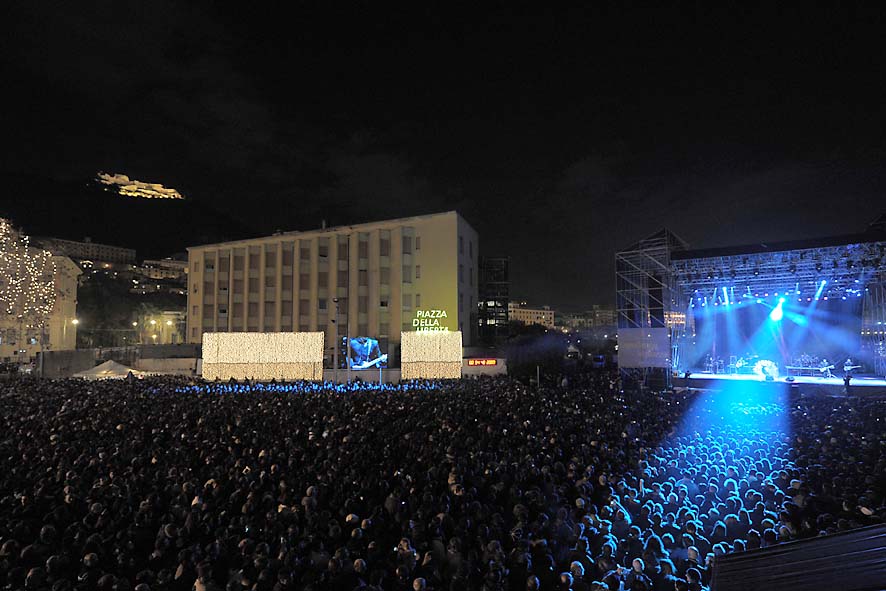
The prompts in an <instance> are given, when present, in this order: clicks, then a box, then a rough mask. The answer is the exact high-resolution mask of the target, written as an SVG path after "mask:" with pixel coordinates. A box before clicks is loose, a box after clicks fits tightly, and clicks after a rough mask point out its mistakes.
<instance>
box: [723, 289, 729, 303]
mask: <svg viewBox="0 0 886 591" xmlns="http://www.w3.org/2000/svg"><path fill="white" fill-rule="evenodd" d="M723 303H724V304H726V305H727V306H728V305H729V292H728V291H727V290H726V286H725V285H724V286H723Z"/></svg>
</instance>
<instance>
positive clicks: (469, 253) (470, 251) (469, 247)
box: [468, 240, 474, 257]
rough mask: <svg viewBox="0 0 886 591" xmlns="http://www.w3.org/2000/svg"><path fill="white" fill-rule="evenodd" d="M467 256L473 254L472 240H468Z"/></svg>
mask: <svg viewBox="0 0 886 591" xmlns="http://www.w3.org/2000/svg"><path fill="white" fill-rule="evenodd" d="M468 256H471V257H472V256H474V241H473V240H468Z"/></svg>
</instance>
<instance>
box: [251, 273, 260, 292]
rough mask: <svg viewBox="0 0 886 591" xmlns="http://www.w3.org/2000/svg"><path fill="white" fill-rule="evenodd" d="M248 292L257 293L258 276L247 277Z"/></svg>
mask: <svg viewBox="0 0 886 591" xmlns="http://www.w3.org/2000/svg"><path fill="white" fill-rule="evenodd" d="M249 293H258V277H250V278H249Z"/></svg>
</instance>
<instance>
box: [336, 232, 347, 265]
mask: <svg viewBox="0 0 886 591" xmlns="http://www.w3.org/2000/svg"><path fill="white" fill-rule="evenodd" d="M348 258H349V253H348V237H347V236H344V237H340V238H339V239H338V260H340V261H346V260H348Z"/></svg>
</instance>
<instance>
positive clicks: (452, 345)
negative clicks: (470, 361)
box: [400, 330, 462, 380]
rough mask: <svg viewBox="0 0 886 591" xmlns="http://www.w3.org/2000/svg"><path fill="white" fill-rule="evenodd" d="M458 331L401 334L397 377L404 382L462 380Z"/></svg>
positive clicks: (459, 334) (460, 346)
mask: <svg viewBox="0 0 886 591" xmlns="http://www.w3.org/2000/svg"><path fill="white" fill-rule="evenodd" d="M461 338H462V336H461V331H457V330H456V331H439V332H428V331H420V332H403V333H401V334H400V362H401V370H400V371H401V373H400V375H401V376H402V378H403V379H404V380H415V379H422V380H433V379H456V378H460V377H461V364H462V345H461V343H462V341H461Z"/></svg>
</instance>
